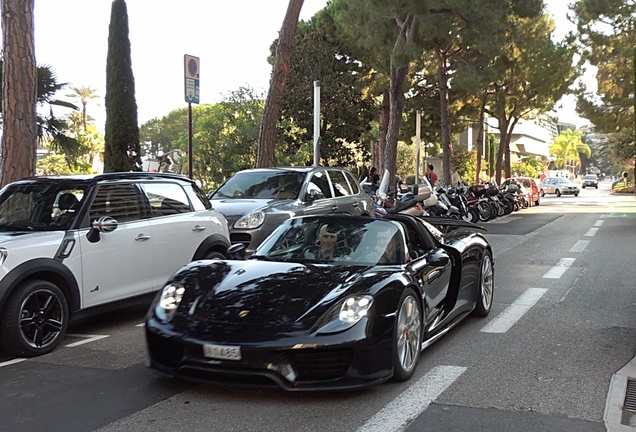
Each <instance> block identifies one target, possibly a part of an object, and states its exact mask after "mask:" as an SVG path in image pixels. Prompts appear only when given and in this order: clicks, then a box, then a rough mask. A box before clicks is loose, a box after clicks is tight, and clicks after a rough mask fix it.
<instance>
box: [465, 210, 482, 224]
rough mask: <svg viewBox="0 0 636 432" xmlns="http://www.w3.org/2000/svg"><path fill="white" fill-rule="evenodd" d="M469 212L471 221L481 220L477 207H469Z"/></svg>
mask: <svg viewBox="0 0 636 432" xmlns="http://www.w3.org/2000/svg"><path fill="white" fill-rule="evenodd" d="M468 214H469V215H470V221H471V222H472V223H477V222H479V212H478V211H477V209H474V208H470V209H468Z"/></svg>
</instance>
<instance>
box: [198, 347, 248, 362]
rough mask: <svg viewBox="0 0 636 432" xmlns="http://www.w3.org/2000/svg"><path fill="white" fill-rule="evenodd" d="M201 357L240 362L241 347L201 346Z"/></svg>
mask: <svg viewBox="0 0 636 432" xmlns="http://www.w3.org/2000/svg"><path fill="white" fill-rule="evenodd" d="M203 355H204V356H205V357H207V358H214V359H221V360H241V347H239V346H230V345H213V344H206V345H203Z"/></svg>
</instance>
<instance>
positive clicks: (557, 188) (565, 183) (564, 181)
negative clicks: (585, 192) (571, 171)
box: [539, 177, 581, 197]
mask: <svg viewBox="0 0 636 432" xmlns="http://www.w3.org/2000/svg"><path fill="white" fill-rule="evenodd" d="M580 191H581V188H580V186H579V185H578V184H576V183H574V182H573V181H572V180H570V179H568V178H565V177H547V178H545V179H543V182H541V190H540V191H539V194H540V195H541V196H544V195H546V194H556V196H558V197H560V196H561V195H562V194H563V195H574V196H579V192H580Z"/></svg>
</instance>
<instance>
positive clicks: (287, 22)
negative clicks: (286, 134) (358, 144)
mask: <svg viewBox="0 0 636 432" xmlns="http://www.w3.org/2000/svg"><path fill="white" fill-rule="evenodd" d="M302 7H303V0H289V5H288V6H287V13H286V14H285V19H284V20H283V26H282V28H281V30H280V35H279V38H278V46H277V47H276V62H275V65H274V70H273V71H272V77H271V79H270V82H269V92H268V93H267V99H266V100H265V108H264V110H263V122H262V123H261V129H260V133H259V136H258V156H257V160H256V166H257V167H259V168H265V167H270V166H273V165H274V149H275V147H276V123H277V122H278V116H279V114H280V107H281V105H282V103H283V91H284V90H285V82H286V81H287V76H288V75H289V71H290V69H291V66H290V60H291V55H292V51H293V43H294V35H295V34H296V28H297V27H298V17H299V16H300V10H301V9H302Z"/></svg>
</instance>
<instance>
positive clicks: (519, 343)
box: [0, 182, 636, 432]
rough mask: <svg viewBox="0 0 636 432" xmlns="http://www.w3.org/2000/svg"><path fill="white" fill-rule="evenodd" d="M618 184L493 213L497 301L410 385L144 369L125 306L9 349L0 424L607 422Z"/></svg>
mask: <svg viewBox="0 0 636 432" xmlns="http://www.w3.org/2000/svg"><path fill="white" fill-rule="evenodd" d="M608 189H609V182H602V183H601V187H599V189H598V190H596V189H584V190H583V191H581V194H580V195H579V196H578V197H560V198H557V197H554V196H546V197H544V198H543V199H542V202H541V205H540V206H538V207H532V208H529V209H525V210H522V211H520V212H516V213H513V214H512V215H510V216H507V217H505V218H501V219H498V220H495V221H491V222H487V223H485V224H484V226H485V227H486V228H487V229H488V232H487V233H486V236H487V237H488V238H489V240H490V241H491V243H492V245H493V248H494V255H495V271H496V282H495V289H496V292H495V304H494V306H493V310H492V312H491V314H490V315H489V317H487V318H485V319H478V318H469V319H467V320H465V321H464V322H463V323H462V324H460V325H459V326H457V327H456V328H455V329H453V330H452V331H451V332H450V333H449V334H447V335H446V336H444V337H443V338H442V339H440V340H439V341H438V342H436V343H435V344H434V345H433V346H431V347H430V348H429V349H427V350H426V351H425V352H424V353H423V357H422V359H421V362H420V364H419V366H418V369H417V371H416V373H415V375H414V377H413V378H412V379H411V380H410V381H409V382H407V383H400V384H397V383H386V384H383V385H380V386H376V387H372V388H369V389H366V390H362V391H355V392H345V393H341V392H329V393H286V392H284V391H282V390H280V389H278V388H271V389H253V388H245V387H223V386H215V385H195V384H192V383H187V382H182V381H178V380H169V379H166V378H163V377H160V376H159V375H157V374H155V373H154V372H153V371H151V370H150V369H148V368H146V367H145V358H146V357H145V345H144V337H143V327H142V326H141V325H140V324H141V323H142V322H143V315H144V312H145V311H144V310H127V311H120V312H117V313H112V314H108V315H103V316H100V317H99V318H96V319H92V320H89V321H86V322H84V323H81V324H79V325H76V326H74V327H73V328H71V329H70V330H69V335H68V336H67V337H66V339H65V341H64V344H63V346H61V347H60V348H59V349H58V350H56V351H55V352H53V353H51V354H48V355H45V356H42V357H38V358H34V359H29V360H24V359H12V358H10V357H9V356H8V355H7V354H6V353H2V352H0V430H2V431H4V430H6V431H11V432H20V431H28V432H36V431H48V432H58V431H59V432H67V431H72V432H82V431H101V432H116V431H122V432H123V431H126V432H128V431H149V432H150V431H152V432H156V431H171V432H177V431H280V430H285V431H288V430H289V431H292V430H293V431H320V432H329V431H343V430H347V431H365V432H367V431H384V432H390V431H404V430H406V431H409V432H423V431H436V432H437V431H471V432H475V431H520V432H524V431H550V432H552V431H556V432H559V431H564V432H565V431H567V432H571V431H581V432H587V431H605V430H607V428H606V426H605V422H604V416H605V408H606V400H607V395H608V391H609V387H610V380H611V379H612V376H613V374H615V373H616V372H617V371H618V370H620V369H621V368H622V367H623V366H625V365H626V364H627V363H628V362H630V360H631V359H632V358H634V356H635V351H636V313H635V311H636V290H635V289H634V280H636V270H635V269H634V265H633V264H634V251H635V246H634V245H636V199H634V197H633V196H628V197H624V196H623V197H614V196H610V195H609V193H608ZM626 418H627V420H626V421H631V420H629V415H626ZM635 428H636V426H635ZM627 430H629V429H627Z"/></svg>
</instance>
